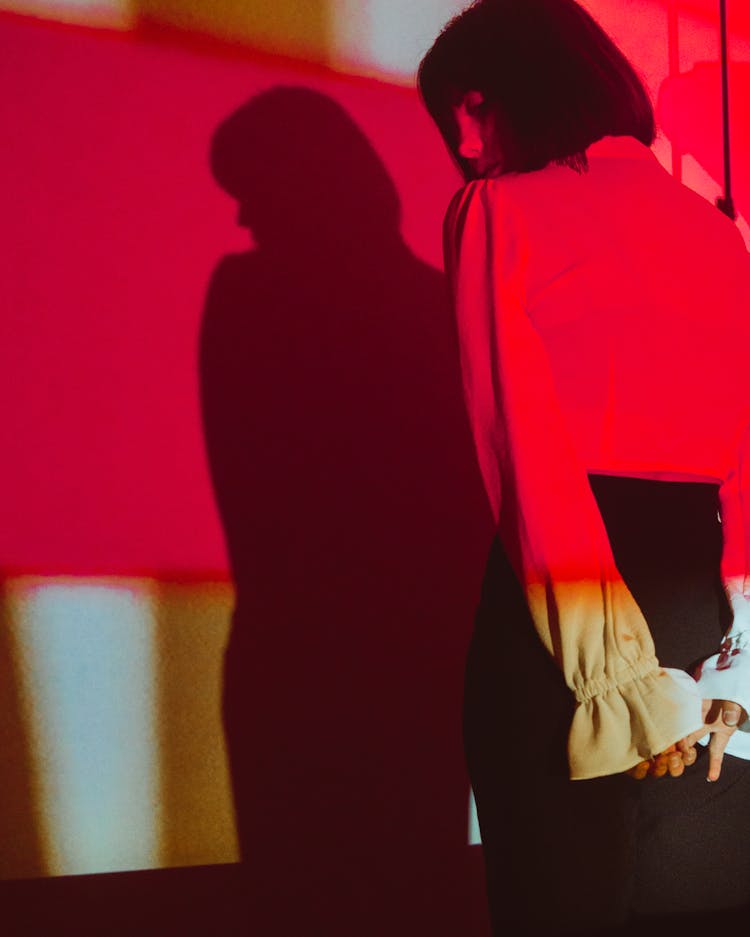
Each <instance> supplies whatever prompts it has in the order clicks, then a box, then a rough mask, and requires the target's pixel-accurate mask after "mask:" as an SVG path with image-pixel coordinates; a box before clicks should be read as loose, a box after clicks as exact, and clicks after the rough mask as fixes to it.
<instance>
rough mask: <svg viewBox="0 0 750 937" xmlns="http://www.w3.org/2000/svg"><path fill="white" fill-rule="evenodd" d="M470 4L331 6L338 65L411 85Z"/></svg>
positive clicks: (336, 0) (433, 0)
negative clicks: (448, 25)
mask: <svg viewBox="0 0 750 937" xmlns="http://www.w3.org/2000/svg"><path fill="white" fill-rule="evenodd" d="M465 6H467V2H466V0H410V2H409V3H404V2H403V0H330V2H329V10H330V14H329V15H330V17H331V21H330V31H331V35H332V38H333V48H334V58H335V60H336V64H337V65H340V66H341V67H343V68H345V69H346V70H347V71H354V72H363V73H365V74H380V75H385V76H388V77H392V78H397V79H401V80H402V81H408V82H409V83H411V81H412V80H413V76H414V73H415V72H416V69H417V66H418V65H419V61H420V59H421V58H422V56H423V55H424V54H425V52H426V51H427V50H428V49H429V48H430V46H431V45H432V43H433V41H434V40H435V37H436V36H437V34H438V33H439V32H440V30H441V28H442V27H443V26H444V25H445V23H446V22H447V21H448V20H449V19H450V18H451V17H452V16H454V15H455V14H456V13H458V12H460V11H461V10H462V9H463V8H464V7H465Z"/></svg>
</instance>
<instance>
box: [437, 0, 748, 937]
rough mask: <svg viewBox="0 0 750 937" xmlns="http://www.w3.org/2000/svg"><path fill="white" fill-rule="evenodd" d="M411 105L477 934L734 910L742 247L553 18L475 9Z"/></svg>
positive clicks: (496, 5)
mask: <svg viewBox="0 0 750 937" xmlns="http://www.w3.org/2000/svg"><path fill="white" fill-rule="evenodd" d="M419 88H420V91H421V94H422V97H423V100H424V102H425V104H426V106H427V108H428V110H429V112H430V114H431V115H432V117H433V119H434V120H435V122H436V124H437V126H438V128H439V129H440V131H441V134H442V136H443V138H444V140H445V142H446V144H447V146H448V148H449V150H450V152H451V153H452V155H453V156H454V158H455V160H456V163H457V164H458V166H459V168H460V170H461V172H462V174H463V176H464V179H465V180H466V183H467V184H466V186H465V187H464V188H463V189H462V190H461V191H460V192H458V193H457V195H456V196H455V198H454V199H453V201H452V203H451V205H450V207H449V209H448V214H447V217H446V225H445V259H446V269H447V272H448V276H449V280H450V283H451V288H452V292H453V299H454V305H455V311H456V316H457V319H458V325H459V333H460V346H461V358H462V366H463V371H464V383H465V395H466V402H467V409H468V413H469V418H470V421H471V424H472V428H473V432H474V437H475V442H476V447H477V454H478V460H479V465H480V468H481V471H482V475H483V478H484V482H485V486H486V489H487V493H488V496H489V500H490V503H491V506H492V510H493V513H494V516H495V519H496V521H497V529H498V538H497V540H496V542H495V544H494V545H493V547H492V550H491V552H490V557H489V561H488V565H487V570H486V573H485V580H484V586H483V594H482V600H481V603H480V607H479V610H478V614H477V621H476V629H475V634H474V638H473V641H472V645H471V648H470V651H469V657H468V662H467V678H466V693H465V722H464V731H465V746H466V755H467V763H468V767H469V773H470V776H471V781H472V786H473V788H474V793H475V796H476V800H477V808H478V813H479V821H480V828H481V833H482V841H483V848H484V855H485V865H486V870H487V883H488V894H489V900H490V914H491V918H492V923H493V932H494V933H495V934H500V933H528V934H538V933H545V934H547V933H549V934H555V933H569V932H574V931H580V932H585V931H586V930H587V929H591V928H597V927H603V926H613V927H614V926H620V925H624V923H625V922H626V921H628V920H636V918H634V917H633V915H634V914H636V915H640V916H641V917H639V918H637V920H638V926H639V927H640V926H642V924H643V915H647V916H648V915H657V914H664V913H666V914H678V913H682V912H700V911H702V910H705V911H712V910H715V909H730V908H736V907H740V906H742V905H743V904H744V903H746V902H747V901H748V900H750V837H748V836H747V833H746V829H747V828H748V823H750V762H748V761H747V759H748V758H750V744H749V743H750V732H748V730H750V723H749V722H748V721H747V710H750V663H749V662H748V658H749V657H750V651H748V650H746V649H745V641H746V637H745V635H747V634H748V633H749V632H750V576H749V575H748V568H749V561H748V558H749V557H750V469H749V468H748V465H749V464H750V432H748V426H750V393H748V391H747V388H746V381H745V379H744V377H743V375H744V373H745V368H746V364H745V358H746V352H747V349H748V348H750V319H749V318H748V311H749V310H750V264H749V262H748V254H747V251H746V250H745V246H744V243H743V242H742V239H741V237H740V235H739V233H738V232H737V230H736V228H735V227H734V226H733V225H732V224H731V222H730V221H729V220H728V219H727V218H725V217H724V216H722V215H721V214H720V213H719V212H718V211H717V210H716V209H715V208H713V207H712V206H711V205H709V204H708V203H707V202H705V201H704V200H703V199H701V198H700V197H699V196H697V195H695V194H694V193H692V192H690V191H689V190H687V189H685V188H683V187H682V186H680V185H679V184H678V183H676V182H675V181H674V180H673V179H672V178H671V177H670V176H669V174H668V173H666V172H665V171H664V170H663V169H662V168H661V166H660V165H659V163H658V162H657V161H656V159H655V157H654V156H653V154H652V153H651V152H650V150H649V147H650V145H651V144H652V143H653V140H654V136H655V126H654V115H653V110H652V106H651V103H650V101H649V98H648V95H647V93H646V91H645V90H644V88H643V86H642V84H641V82H640V80H639V78H638V76H637V75H636V73H635V71H634V70H633V68H632V66H631V65H630V64H629V63H628V61H627V60H626V58H625V57H624V56H623V54H622V53H621V52H620V51H619V50H618V49H617V48H616V46H615V45H614V44H613V43H612V41H611V40H610V39H609V37H608V36H607V35H606V34H605V33H604V32H603V30H602V29H601V28H600V27H599V26H598V25H597V24H596V23H595V21H594V20H593V19H592V18H591V17H590V16H589V14H588V13H586V12H585V11H584V10H583V9H582V8H581V7H580V6H578V4H577V3H575V2H574V0H478V2H476V3H474V4H473V5H472V6H471V7H469V8H468V9H467V10H465V11H464V13H462V14H461V15H460V16H458V17H457V18H456V19H454V20H453V21H451V22H450V23H449V24H448V26H447V27H446V28H445V29H444V30H443V32H442V33H441V35H440V36H439V37H438V39H437V40H436V42H435V44H434V45H433V47H432V48H431V49H430V51H429V52H428V53H427V55H426V56H425V58H424V60H423V62H422V63H421V66H420V72H419ZM719 512H720V522H719V517H718V516H717V515H718V514H719ZM722 636H724V639H723V640H722ZM698 740H702V741H703V743H704V747H699V748H698V749H696V747H695V745H696V742H697V741H698ZM705 746H707V747H705ZM646 772H648V775H649V776H648V777H647V778H646V779H645V780H642V781H641V782H640V783H636V781H635V780H634V778H641V777H642V776H643V775H644V773H646ZM660 775H666V777H660ZM706 779H708V780H709V781H711V782H712V783H711V785H708V784H706Z"/></svg>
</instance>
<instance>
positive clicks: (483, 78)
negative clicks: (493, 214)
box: [417, 0, 656, 180]
mask: <svg viewBox="0 0 750 937" xmlns="http://www.w3.org/2000/svg"><path fill="white" fill-rule="evenodd" d="M417 83H418V87H419V92H420V94H421V96H422V100H423V101H424V104H425V106H426V108H427V110H428V111H429V113H430V115H431V116H432V118H433V120H434V121H435V123H436V124H437V126H438V129H439V130H440V133H441V134H442V136H443V139H444V140H445V142H446V144H447V145H448V148H449V150H450V151H451V153H452V154H453V157H454V159H455V160H456V162H457V163H458V166H459V168H460V169H461V172H462V173H463V175H464V178H466V179H467V180H470V179H472V178H473V175H472V170H471V167H470V165H469V163H468V162H467V161H466V160H464V159H462V158H461V157H460V156H459V155H458V152H457V149H458V128H457V127H456V126H455V121H454V120H453V116H452V111H451V107H452V105H454V104H456V103H458V102H459V101H460V100H461V98H462V96H463V95H464V94H465V93H466V92H467V91H479V92H481V94H482V96H483V98H484V102H485V103H484V105H483V107H484V109H485V113H487V114H490V115H493V116H494V117H495V119H496V123H497V127H498V133H499V143H500V148H501V151H502V154H503V163H502V172H503V173H506V172H531V171H533V170H535V169H543V168H544V167H545V166H547V165H548V164H549V163H553V162H556V163H562V164H567V165H569V166H572V167H573V168H575V169H578V170H579V171H582V170H584V169H586V168H587V162H586V148H587V147H588V146H590V145H591V144H592V143H595V142H596V141H597V140H600V139H601V138H602V137H606V136H632V137H636V138H637V139H638V140H640V141H641V143H645V144H646V146H650V145H651V144H652V143H653V142H654V137H655V136H656V127H655V121H654V110H653V107H652V105H651V101H650V99H649V96H648V93H647V91H646V89H645V88H644V86H643V83H642V82H641V80H640V78H639V77H638V75H637V74H636V72H635V70H634V68H633V66H632V65H631V64H630V62H628V60H627V59H626V58H625V56H624V55H623V54H622V52H620V50H619V49H618V48H617V46H616V45H615V44H614V42H613V41H612V40H611V39H610V38H609V36H608V35H607V34H606V33H605V32H604V30H603V29H602V28H601V26H599V25H598V23H597V22H596V21H595V20H594V19H593V18H592V17H591V16H590V15H589V14H588V13H587V12H586V11H585V10H584V9H583V8H582V7H580V6H579V5H578V4H577V3H576V2H575V0H476V2H475V3H473V4H472V5H471V6H470V7H468V8H467V9H466V10H464V12H463V13H460V14H459V15H458V16H456V17H455V18H454V19H452V20H451V21H450V22H449V23H448V24H447V26H445V28H444V29H443V31H442V32H441V33H440V35H439V36H438V37H437V39H436V40H435V42H434V44H433V46H432V48H431V49H430V51H429V52H428V53H427V54H426V55H425V57H424V58H423V59H422V62H421V64H420V66H419V74H418V77H417Z"/></svg>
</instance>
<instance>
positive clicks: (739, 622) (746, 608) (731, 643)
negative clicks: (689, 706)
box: [695, 595, 750, 759]
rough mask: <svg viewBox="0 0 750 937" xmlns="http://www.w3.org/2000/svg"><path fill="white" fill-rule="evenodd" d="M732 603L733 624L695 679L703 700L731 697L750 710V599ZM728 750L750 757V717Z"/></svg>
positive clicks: (733, 598) (740, 598)
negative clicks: (716, 650)
mask: <svg viewBox="0 0 750 937" xmlns="http://www.w3.org/2000/svg"><path fill="white" fill-rule="evenodd" d="M730 604H731V606H732V611H733V612H734V620H733V622H732V627H731V628H730V629H729V631H727V633H726V635H725V636H724V640H723V641H722V643H721V647H720V648H719V650H718V653H716V654H714V655H713V656H712V657H709V658H708V659H707V660H704V661H703V663H702V664H700V665H699V666H698V668H697V670H696V672H695V678H696V680H697V686H698V690H699V692H700V694H701V697H702V698H703V699H725V700H731V701H732V702H733V703H739V704H740V706H743V707H744V709H745V711H746V712H748V713H750V598H747V597H746V596H744V595H733V596H731V597H730ZM702 741H704V740H702ZM705 741H708V736H706V738H705ZM726 751H727V753H728V754H730V755H734V756H735V757H737V758H746V759H750V719H747V720H746V721H745V722H744V723H743V724H742V725H740V726H738V727H737V731H736V732H735V733H734V734H733V735H732V737H731V738H730V740H729V742H728V744H727V747H726Z"/></svg>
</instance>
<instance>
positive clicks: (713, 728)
mask: <svg viewBox="0 0 750 937" xmlns="http://www.w3.org/2000/svg"><path fill="white" fill-rule="evenodd" d="M702 715H703V725H702V726H701V728H700V729H697V730H696V731H695V732H692V733H691V734H690V735H688V736H686V737H685V738H683V739H680V740H679V741H678V742H677V743H675V744H674V745H670V746H669V748H667V749H665V750H664V751H663V752H660V753H659V754H658V755H655V756H654V757H653V758H651V759H649V760H648V761H641V762H639V763H638V764H637V765H635V766H634V767H633V768H631V769H630V770H629V771H628V772H627V773H628V774H629V775H630V776H631V777H633V778H635V779H636V780H641V779H642V778H645V777H646V776H647V775H648V776H650V777H656V778H660V777H664V776H669V777H673V778H678V777H681V775H682V774H683V773H684V771H685V768H686V767H689V766H690V765H692V764H694V763H695V761H696V759H697V757H698V752H697V750H696V748H695V746H696V743H697V742H698V741H699V740H701V739H703V738H704V737H705V736H706V735H709V734H710V736H711V738H710V741H709V743H708V775H707V777H706V780H707V781H717V780H718V779H719V776H720V774H721V764H722V761H723V759H724V751H725V750H726V747H727V744H728V742H729V740H730V738H731V737H732V735H733V734H734V733H735V732H736V731H737V728H738V726H740V725H742V723H743V722H745V720H746V719H747V717H748V716H747V712H746V711H745V709H744V708H743V707H742V706H740V704H739V703H735V702H733V701H732V700H721V699H715V700H711V699H704V700H703V707H702Z"/></svg>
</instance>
